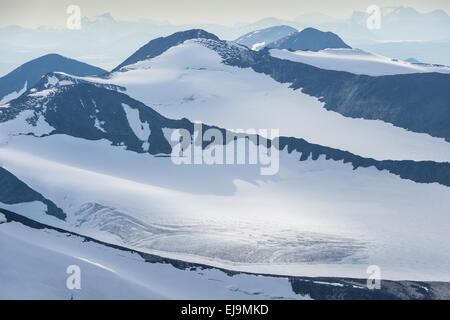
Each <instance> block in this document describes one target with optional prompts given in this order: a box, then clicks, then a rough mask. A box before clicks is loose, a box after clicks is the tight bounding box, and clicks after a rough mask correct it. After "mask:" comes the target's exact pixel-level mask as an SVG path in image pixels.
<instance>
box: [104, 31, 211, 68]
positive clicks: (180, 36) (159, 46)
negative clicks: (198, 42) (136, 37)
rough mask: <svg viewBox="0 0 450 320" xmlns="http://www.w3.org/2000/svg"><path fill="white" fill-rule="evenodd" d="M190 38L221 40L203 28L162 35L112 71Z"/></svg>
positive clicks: (160, 52) (154, 54)
mask: <svg viewBox="0 0 450 320" xmlns="http://www.w3.org/2000/svg"><path fill="white" fill-rule="evenodd" d="M190 39H210V40H217V41H219V40H220V39H219V38H218V37H217V36H216V35H214V34H212V33H209V32H207V31H205V30H202V29H191V30H186V31H180V32H176V33H174V34H171V35H170V36H167V37H160V38H156V39H154V40H151V41H150V42H148V43H147V44H146V45H144V46H143V47H141V48H140V49H139V50H137V51H136V52H135V53H134V54H132V55H131V56H130V57H129V58H128V59H126V60H125V61H124V62H122V63H121V64H120V65H118V66H117V67H116V68H114V69H113V70H112V71H113V72H114V71H117V70H119V69H120V68H122V67H124V66H127V65H130V64H134V63H136V62H138V61H141V60H146V59H151V58H154V57H156V56H159V55H160V54H162V53H163V52H165V51H166V50H168V49H169V48H171V47H174V46H176V45H179V44H181V43H183V42H184V41H186V40H190Z"/></svg>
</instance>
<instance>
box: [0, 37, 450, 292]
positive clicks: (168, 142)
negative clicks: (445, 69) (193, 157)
mask: <svg viewBox="0 0 450 320" xmlns="http://www.w3.org/2000/svg"><path fill="white" fill-rule="evenodd" d="M273 52H274V51H272V50H268V49H265V50H261V51H253V50H251V49H249V48H248V47H246V46H243V45H239V44H236V43H234V42H228V41H222V40H220V39H219V38H218V37H216V36H215V35H213V34H210V33H207V32H205V31H203V30H197V29H195V30H189V31H186V32H179V33H176V34H174V35H172V36H169V37H167V38H159V39H155V40H153V41H150V42H149V43H147V44H146V45H144V46H143V47H142V48H140V49H139V50H138V51H136V53H135V54H132V55H131V56H130V57H129V58H128V59H126V60H125V61H124V62H123V63H121V64H120V65H119V66H118V67H117V68H115V69H114V71H113V72H111V73H109V74H107V75H103V76H96V77H93V76H76V75H70V74H67V73H61V72H52V73H48V74H46V75H45V76H44V77H43V78H41V79H40V80H39V81H38V83H36V84H35V85H34V86H33V87H32V88H29V89H27V90H26V91H25V92H24V93H23V94H22V95H21V96H20V97H19V98H17V99H14V100H12V101H10V102H9V103H8V104H5V105H2V106H0V165H1V171H0V182H2V184H4V185H6V186H7V188H3V190H1V191H0V209H3V211H2V215H4V218H3V217H2V216H0V219H2V221H0V238H1V239H2V241H0V243H7V246H8V247H10V248H15V250H17V252H19V253H20V254H18V255H17V256H19V257H20V259H19V258H17V256H16V258H14V257H13V256H12V254H9V255H4V256H3V257H2V258H0V259H3V260H2V266H6V267H3V268H2V271H0V278H3V279H6V278H7V277H8V276H10V275H11V274H12V275H14V277H13V278H14V279H15V280H14V281H15V284H14V283H12V284H11V283H10V284H11V288H13V287H14V285H16V287H19V288H24V287H25V286H26V285H27V284H29V283H30V282H29V281H30V279H21V278H20V277H19V276H18V273H17V272H16V271H14V270H17V268H20V266H27V265H30V264H29V260H27V259H28V258H27V257H29V256H30V255H31V256H33V257H34V256H40V255H41V256H44V257H47V258H46V259H44V260H45V265H46V266H47V269H46V270H51V272H47V271H45V269H39V273H38V275H35V278H32V279H31V281H32V283H34V284H35V287H36V288H42V287H41V284H39V283H37V282H39V281H36V279H45V283H47V284H48V286H47V288H46V289H42V290H44V291H41V289H40V290H39V291H36V292H33V293H30V296H31V297H36V295H37V294H38V292H47V296H46V297H59V298H61V297H66V296H67V295H68V292H67V290H66V289H65V287H62V288H61V287H59V286H60V285H61V286H64V285H65V283H63V284H60V283H61V281H63V280H62V279H60V278H58V277H56V276H52V275H53V274H56V272H54V270H59V269H60V268H63V267H64V266H67V264H72V261H73V263H74V264H81V265H82V268H83V270H84V273H85V274H87V277H88V278H87V280H86V281H87V282H88V284H87V286H88V288H91V287H90V286H91V285H92V284H91V281H93V280H92V279H102V281H98V282H97V283H101V284H102V285H101V289H99V291H98V292H96V293H95V292H93V291H86V293H85V292H84V291H83V292H82V293H80V296H79V297H80V298H90V297H110V298H112V297H124V296H126V297H138V298H141V297H151V298H161V297H163V298H185V297H190V298H192V297H204V295H202V294H201V293H202V292H206V290H211V292H212V293H211V296H208V297H214V298H215V297H217V298H220V297H227V298H244V297H249V296H251V297H255V296H254V294H255V292H257V294H258V295H261V297H262V298H274V297H284V298H309V297H312V298H315V297H316V296H314V292H317V290H315V289H314V288H312V287H310V285H312V284H309V285H308V284H306V283H305V282H307V281H309V282H311V281H312V282H313V283H314V286H315V285H319V286H321V287H320V288H321V289H322V290H324V291H322V292H327V293H326V296H325V297H336V296H333V294H336V295H338V293H336V292H334V291H332V292H334V293H333V294H332V293H330V292H331V291H330V283H334V284H336V283H339V285H338V286H339V287H342V288H344V289H345V292H347V294H348V295H349V294H350V293H352V294H354V296H353V297H364V296H365V295H366V294H369V295H370V294H371V293H368V292H369V290H368V289H367V288H364V287H361V283H363V284H362V286H364V283H365V281H364V280H358V281H359V282H358V281H356V280H355V281H356V282H348V281H350V280H343V279H337V278H349V277H353V278H359V279H364V278H366V277H367V273H366V270H367V266H369V265H378V266H379V267H380V268H381V270H382V277H383V279H391V280H396V282H395V286H396V287H395V288H397V289H395V290H394V291H395V292H393V291H389V290H392V288H394V286H393V287H390V286H389V285H388V286H387V287H386V289H384V290H387V291H380V293H377V294H380V295H382V294H387V292H389V294H390V295H389V297H400V296H401V293H399V292H400V291H402V290H400V289H399V288H408V289H407V290H406V289H405V290H403V291H402V292H409V293H408V294H406V296H407V297H410V296H414V295H415V294H417V292H419V291H420V292H422V291H424V290H425V289H423V290H419V289H417V290H416V289H413V288H419V287H420V286H422V287H424V288H427V289H428V290H426V291H427V292H429V295H430V296H431V295H435V294H437V293H436V292H438V291H435V290H438V289H435V287H434V286H435V285H437V284H430V283H428V282H417V283H416V282H415V283H413V284H411V283H407V284H406V283H402V282H399V281H398V280H405V279H409V280H416V281H431V280H434V281H450V275H449V273H448V270H449V269H450V253H449V252H448V250H446V248H447V247H448V233H449V226H450V216H449V215H448V214H447V213H448V208H449V207H450V189H449V187H450V148H449V146H450V144H449V142H448V141H449V137H450V134H449V131H448V126H446V125H445V124H446V123H448V121H447V120H446V119H448V117H449V116H450V113H449V112H448V110H447V109H448V108H446V107H447V106H448V101H450V99H449V93H448V90H445V88H446V87H448V83H449V81H450V80H449V77H450V75H447V74H440V73H416V74H395V75H390V76H366V75H358V74H353V73H349V72H344V71H335V70H325V69H320V68H318V67H315V66H312V65H309V64H305V63H302V62H297V61H292V60H291V59H288V60H287V59H280V58H277V57H274V55H273ZM319 53H320V52H319ZM292 54H295V53H292ZM364 68H365V67H364ZM300 89H301V90H300ZM425 102H426V103H425ZM424 106H426V107H424ZM199 122H202V123H203V124H204V125H203V128H204V129H208V128H212V127H214V128H215V129H216V130H218V131H219V132H221V133H222V134H224V135H226V134H227V133H230V132H235V134H236V135H237V141H244V142H245V141H247V140H250V137H249V136H248V135H246V134H239V133H236V132H237V131H236V130H238V129H244V130H246V129H256V130H258V129H268V130H270V129H273V128H277V129H279V130H280V131H279V135H278V136H269V135H267V138H270V139H271V140H270V141H269V142H268V143H270V144H271V145H274V146H276V148H277V150H278V152H279V163H278V165H279V170H278V171H277V172H276V173H275V174H274V175H268V176H264V175H261V173H260V169H261V168H260V165H258V164H247V165H245V164H241V165H239V164H234V165H232V164H229V165H220V164H215V165H198V164H191V165H177V164H176V162H174V155H173V154H172V151H173V149H174V147H175V146H174V145H175V144H176V143H177V141H176V139H175V141H174V139H173V133H174V132H175V131H176V130H177V129H185V130H187V131H188V132H190V133H194V131H195V126H196V124H197V125H198V123H199ZM201 133H203V132H201ZM265 137H266V136H265V135H264V134H263V133H259V136H257V138H258V139H257V140H256V141H257V142H256V145H260V144H261V143H262V142H261V141H265V139H263V138H265ZM217 143H218V144H219V145H220V144H221V143H220V141H217ZM248 143H249V144H250V143H251V142H248ZM222 144H223V143H222ZM198 147H199V148H200V150H207V149H208V148H209V147H210V145H209V144H208V143H206V144H204V143H201V144H200V145H198ZM19 191H20V196H19V195H17V193H18V192H19ZM55 213H56V214H55ZM33 223H34V225H33ZM43 224H45V226H43ZM30 225H31V227H30ZM33 226H34V227H33ZM42 229H43V230H46V231H45V232H44V231H43V230H42ZM65 233H69V234H71V236H70V237H68V236H67V235H66V234H65ZM27 234H28V235H29V236H26V235H27ZM430 235H433V236H430ZM83 239H90V240H89V241H87V243H86V241H84V240H83ZM127 250H128V251H127ZM33 252H34V253H33ZM155 254H156V255H157V256H158V257H159V258H156V257H155V256H154V255H155ZM152 255H153V256H152ZM150 256H151V257H152V258H150ZM146 257H147V258H146ZM155 259H156V260H155ZM158 259H166V260H164V261H165V262H166V263H167V262H168V261H171V263H168V264H167V265H161V264H160V262H162V260H158ZM175 260H176V261H178V262H174V261H175ZM146 261H147V262H146ZM148 261H150V262H158V263H148ZM188 263H191V264H188ZM192 263H194V264H195V267H194V268H191V267H192ZM174 264H175V265H178V268H176V267H174ZM199 264H202V265H203V266H205V265H206V266H209V267H208V268H211V269H206V271H205V270H202V271H201V272H200V271H199V270H200V269H199V268H198V265H199ZM180 265H181V267H180ZM218 268H219V269H220V268H222V269H226V270H234V271H236V272H238V273H239V272H241V273H240V274H238V275H237V276H236V278H235V277H231V276H229V275H227V273H224V272H223V271H222V270H219V269H218ZM227 272H228V271H227ZM242 272H244V273H242ZM245 272H250V273H258V274H277V275H284V276H297V277H304V276H310V277H327V278H325V279H321V280H320V279H309V280H307V281H306V280H305V279H303V280H301V279H299V278H290V279H289V281H290V282H289V284H290V285H291V286H288V280H287V279H286V277H282V278H278V277H269V276H267V277H263V278H258V279H259V280H260V281H261V282H254V275H252V274H248V273H245ZM27 274H28V273H27ZM63 275H64V270H63ZM330 277H331V278H330ZM61 278H62V277H61ZM169 279H174V280H173V281H169ZM209 279H215V280H220V281H213V282H211V281H210V280H209ZM331 279H333V280H331ZM111 281H117V283H119V284H120V285H119V286H120V287H121V288H124V291H123V295H124V296H122V295H121V294H122V293H119V292H118V291H114V290H112V289H111V288H110V286H109V283H111ZM361 281H363V282H361ZM316 282H317V283H316ZM192 283H198V288H199V289H198V292H199V294H198V295H195V296H192V295H193V291H192V290H191V288H192V287H193V286H194V285H188V284H192ZM357 283H359V284H358V285H357ZM353 286H359V287H360V288H356V289H357V290H361V291H358V292H353V291H351V290H349V288H350V287H351V288H354V287H353ZM444 286H445V285H444ZM255 287H258V288H261V289H260V290H256V291H255V289H254V288H255ZM175 288H176V289H175ZM230 288H234V289H232V290H231V293H230V290H229V289H230ZM251 288H252V289H251ZM326 288H328V289H326ZM344 289H343V290H344ZM354 289H355V288H354ZM46 290H47V291H46ZM90 290H93V289H92V288H91V289H90ZM202 290H205V291H202ZM252 290H253V291H252ZM305 290H306V291H305ZM411 290H412V291H411ZM8 292H17V291H14V290H13V289H9V290H8ZM75 294H76V293H75ZM374 294H375V293H374ZM44 295H45V293H44ZM311 295H312V296H311ZM2 296H8V295H6V294H2ZM10 296H11V297H17V296H20V293H19V294H17V295H10ZM441 296H442V295H441ZM441 296H440V297H441ZM372 297H373V296H372ZM378 297H382V296H378ZM384 297H387V296H384ZM403 297H404V296H403ZM421 297H423V296H421ZM75 298H76V296H75Z"/></svg>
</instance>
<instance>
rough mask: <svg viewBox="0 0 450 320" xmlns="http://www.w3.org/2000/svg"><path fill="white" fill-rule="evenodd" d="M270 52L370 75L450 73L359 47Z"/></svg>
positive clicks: (287, 57) (292, 59)
mask: <svg viewBox="0 0 450 320" xmlns="http://www.w3.org/2000/svg"><path fill="white" fill-rule="evenodd" d="M270 54H271V56H272V57H275V58H279V59H283V60H290V61H294V62H301V63H305V64H309V65H312V66H314V67H317V68H321V69H326V70H336V71H346V72H350V73H355V74H365V75H369V76H384V75H394V74H408V73H423V72H439V73H450V68H449V67H446V66H433V65H426V64H412V63H409V62H405V61H400V60H396V59H391V58H388V57H384V56H381V55H378V54H373V53H369V52H365V51H363V50H360V49H325V50H321V51H318V52H314V51H295V52H291V51H289V50H285V49H284V50H280V49H271V50H270Z"/></svg>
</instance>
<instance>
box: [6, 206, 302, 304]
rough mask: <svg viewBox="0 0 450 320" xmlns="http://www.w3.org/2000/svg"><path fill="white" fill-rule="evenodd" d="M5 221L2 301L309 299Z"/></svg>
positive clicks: (261, 282) (267, 281) (283, 282)
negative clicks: (72, 283) (77, 278)
mask: <svg viewBox="0 0 450 320" xmlns="http://www.w3.org/2000/svg"><path fill="white" fill-rule="evenodd" d="M1 219H3V221H2V220H1ZM4 220H6V219H5V216H4V214H3V213H0V249H1V253H2V254H1V255H0V264H1V266H2V268H0V282H1V283H2V286H1V288H0V299H63V300H64V299H67V300H68V299H76V300H78V299H254V298H255V297H257V298H258V299H309V297H308V296H302V295H300V294H295V293H294V292H293V289H292V287H291V285H290V283H289V281H288V279H287V278H274V277H259V276H256V275H246V274H239V275H234V276H232V275H227V274H226V273H225V272H223V271H220V270H217V269H201V268H197V269H191V270H183V269H177V268H175V267H174V266H172V265H170V264H167V263H148V262H146V261H145V259H144V258H143V257H142V256H140V255H138V254H137V253H133V252H127V251H124V250H120V249H116V248H111V247H107V246H105V245H102V244H100V243H95V242H92V241H86V240H85V239H84V238H82V237H79V236H76V235H71V236H70V235H69V234H67V233H62V232H58V231H56V230H49V229H35V228H31V227H29V226H26V225H24V224H22V223H20V222H15V221H11V222H8V223H5V222H4ZM72 265H75V266H78V267H79V268H80V271H81V282H80V284H81V288H80V289H78V290H69V289H68V288H67V286H66V281H67V279H68V277H69V275H70V274H67V273H66V270H67V269H68V267H69V266H72Z"/></svg>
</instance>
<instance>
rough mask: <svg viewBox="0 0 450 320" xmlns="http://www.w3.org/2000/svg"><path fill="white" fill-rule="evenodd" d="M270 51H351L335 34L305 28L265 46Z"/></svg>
mask: <svg viewBox="0 0 450 320" xmlns="http://www.w3.org/2000/svg"><path fill="white" fill-rule="evenodd" d="M267 47H268V48H272V49H287V50H291V51H297V50H303V51H319V50H324V49H336V48H343V49H351V47H350V46H348V45H347V44H346V43H344V41H342V39H341V38H339V36H338V35H337V34H334V33H333V32H323V31H320V30H317V29H314V28H306V29H303V30H302V31H299V32H296V33H293V34H290V35H288V36H286V37H284V38H282V39H279V40H277V41H275V42H273V43H269V44H267Z"/></svg>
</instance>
